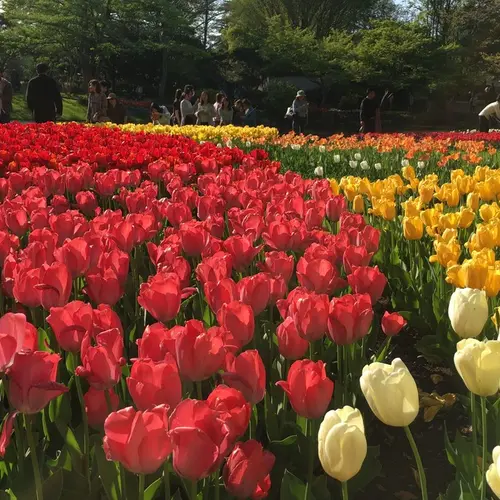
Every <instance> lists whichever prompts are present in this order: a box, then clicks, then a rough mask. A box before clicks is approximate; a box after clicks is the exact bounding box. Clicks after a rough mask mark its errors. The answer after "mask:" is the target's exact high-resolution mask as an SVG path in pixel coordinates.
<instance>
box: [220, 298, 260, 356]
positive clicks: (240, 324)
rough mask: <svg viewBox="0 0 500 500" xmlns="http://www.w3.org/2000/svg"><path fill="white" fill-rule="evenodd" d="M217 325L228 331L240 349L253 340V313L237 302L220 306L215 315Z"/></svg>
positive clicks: (247, 307)
mask: <svg viewBox="0 0 500 500" xmlns="http://www.w3.org/2000/svg"><path fill="white" fill-rule="evenodd" d="M217 321H218V322H219V325H221V326H222V327H223V328H225V329H226V330H228V331H229V332H230V333H231V335H232V337H233V338H234V339H235V340H236V342H237V343H238V347H239V348H240V349H241V348H242V347H245V346H246V345H247V344H249V343H250V342H251V341H252V339H253V334H254V331H255V319H254V313H253V310H252V308H251V307H250V306H248V305H246V304H243V302H239V301H237V300H235V301H233V302H229V304H222V306H221V308H220V309H219V312H218V313H217Z"/></svg>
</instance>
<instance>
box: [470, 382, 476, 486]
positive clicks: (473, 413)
mask: <svg viewBox="0 0 500 500" xmlns="http://www.w3.org/2000/svg"><path fill="white" fill-rule="evenodd" d="M470 413H471V420H472V453H473V454H474V464H477V410H476V396H475V394H474V393H472V392H471V393H470ZM475 482H476V477H475V475H474V483H475Z"/></svg>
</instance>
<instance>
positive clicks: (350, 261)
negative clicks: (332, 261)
mask: <svg viewBox="0 0 500 500" xmlns="http://www.w3.org/2000/svg"><path fill="white" fill-rule="evenodd" d="M372 257H373V253H371V252H368V250H367V249H366V247H355V246H354V245H350V246H348V247H347V248H346V251H345V252H344V258H343V264H344V269H345V272H346V273H347V274H351V273H352V271H353V269H354V268H355V267H361V266H368V265H369V264H370V261H371V259H372Z"/></svg>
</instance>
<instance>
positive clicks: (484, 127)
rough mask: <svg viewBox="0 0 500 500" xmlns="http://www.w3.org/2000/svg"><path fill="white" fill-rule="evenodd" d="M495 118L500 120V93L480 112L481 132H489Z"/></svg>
mask: <svg viewBox="0 0 500 500" xmlns="http://www.w3.org/2000/svg"><path fill="white" fill-rule="evenodd" d="M494 119H496V120H497V123H498V122H499V121H500V95H498V96H497V100H496V101H495V102H492V103H490V104H488V105H487V106H486V107H485V108H484V109H483V110H482V111H481V112H480V113H479V132H489V131H490V128H491V124H492V121H493V120H494Z"/></svg>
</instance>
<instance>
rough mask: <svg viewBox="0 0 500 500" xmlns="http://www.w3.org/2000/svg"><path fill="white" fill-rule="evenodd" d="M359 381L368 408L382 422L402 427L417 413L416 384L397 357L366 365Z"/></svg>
mask: <svg viewBox="0 0 500 500" xmlns="http://www.w3.org/2000/svg"><path fill="white" fill-rule="evenodd" d="M359 382H360V385H361V390H362V391H363V394H364V396H365V398H366V401H367V402H368V404H369V405H370V408H371V409H372V411H373V413H375V416H376V417H377V418H378V419H379V420H380V421H382V422H383V423H384V424H386V425H391V426H393V427H406V426H408V425H410V424H411V423H412V422H413V421H414V420H415V418H416V417H417V415H418V409H419V400H418V389H417V384H416V383H415V380H414V379H413V377H412V375H411V373H410V372H409V370H408V368H407V367H406V365H405V364H404V363H403V361H401V359H399V358H396V359H395V360H393V362H392V364H390V365H388V364H385V363H372V364H370V365H366V366H365V367H364V368H363V373H362V375H361V378H360V380H359Z"/></svg>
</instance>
